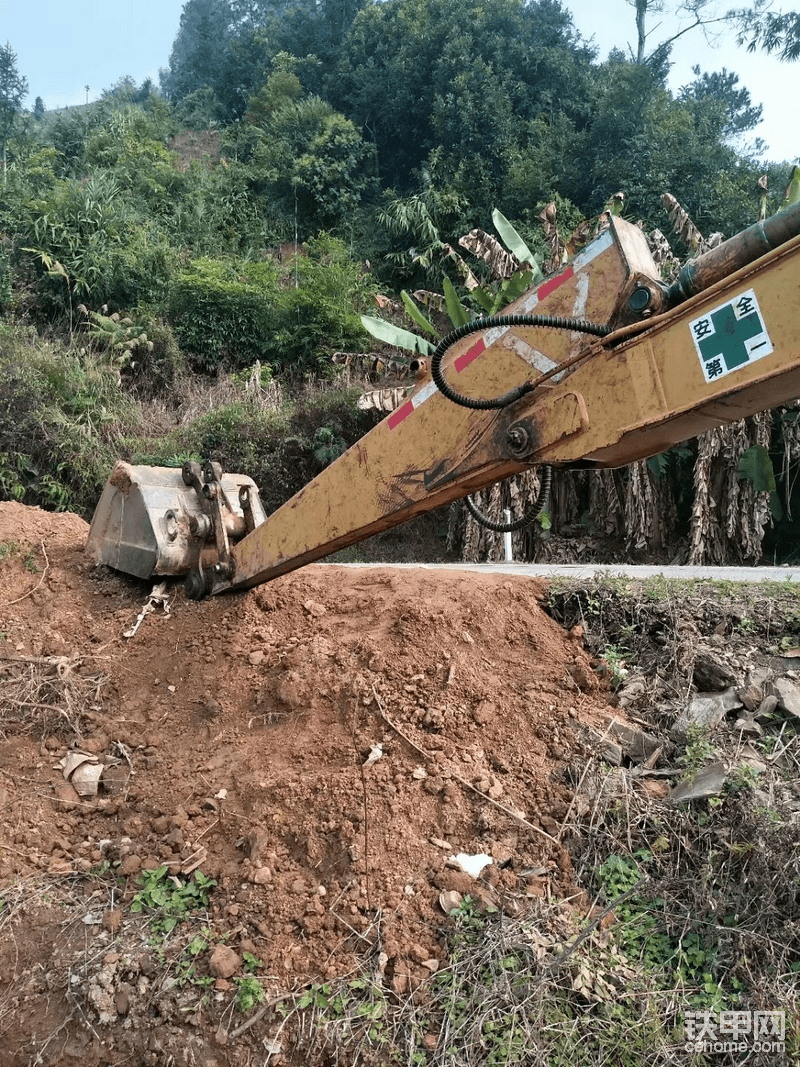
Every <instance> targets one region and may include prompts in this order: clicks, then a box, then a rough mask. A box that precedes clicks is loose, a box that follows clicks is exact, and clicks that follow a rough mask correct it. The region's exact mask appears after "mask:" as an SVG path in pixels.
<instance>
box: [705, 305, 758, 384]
mask: <svg viewBox="0 0 800 1067" xmlns="http://www.w3.org/2000/svg"><path fill="white" fill-rule="evenodd" d="M710 318H711V321H712V322H713V323H714V330H715V331H716V332H715V333H713V334H712V335H711V336H710V337H704V338H702V339H701V340H699V341H698V342H697V346H698V348H699V349H700V354H701V356H702V358H703V361H704V362H706V363H707V362H708V361H709V360H710V359H714V358H715V357H717V356H722V358H723V359H724V360H725V366H726V367H727V369H728V370H729V371H731V370H734V368H736V367H741V366H742V364H744V363H748V362H749V361H750V352H748V350H747V348H745V344H744V343H745V341H749V340H750V338H751V337H757V336H758V334H760V333H763V332H764V324H763V323H762V321H761V317H760V315H759V314H758V312H757V311H752V312H751V313H750V314H749V315H744V316H743V317H742V318H741V319H737V318H736V316H735V315H734V313H733V305H732V304H723V306H722V307H721V308H717V310H716V311H712V312H711V316H710ZM765 343H766V342H765Z"/></svg>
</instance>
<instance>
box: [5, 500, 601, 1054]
mask: <svg viewBox="0 0 800 1067" xmlns="http://www.w3.org/2000/svg"><path fill="white" fill-rule="evenodd" d="M86 529H87V528H86V525H85V524H84V523H83V522H82V521H81V520H79V519H77V518H76V517H74V516H70V515H52V514H47V513H45V512H41V511H38V510H36V509H29V508H23V507H22V506H18V505H14V504H2V505H0V546H2V555H3V559H2V561H0V568H2V573H3V578H4V585H5V602H4V604H3V605H1V606H0V634H2V641H0V671H1V672H2V674H0V685H2V687H3V692H4V697H3V709H4V712H3V721H2V739H0V796H2V800H3V804H2V809H0V840H2V842H3V847H2V849H0V887H3V886H5V887H7V893H8V896H7V901H8V902H12V903H13V902H16V903H13V907H11V909H10V910H9V907H8V906H7V908H6V913H5V919H6V931H5V933H6V937H5V940H4V942H3V944H2V945H0V1044H1V1045H2V1047H3V1048H5V1049H6V1050H7V1051H6V1053H5V1055H6V1057H7V1058H6V1059H5V1060H4V1061H3V1062H4V1063H8V1064H9V1065H11V1064H14V1065H16V1064H28V1063H29V1062H33V1060H34V1058H35V1056H36V1055H39V1054H40V1053H41V1050H42V1047H43V1046H44V1044H45V1037H46V1038H47V1040H48V1043H47V1046H46V1049H45V1052H44V1053H43V1054H42V1055H43V1058H42V1060H41V1061H40V1062H43V1063H46V1064H48V1063H64V1064H71V1063H73V1062H75V1063H77V1062H78V1061H79V1060H80V1061H81V1062H82V1064H84V1065H86V1064H92V1063H94V1062H97V1063H114V1064H116V1063H119V1064H122V1063H128V1062H130V1063H133V1062H137V1063H138V1062H147V1063H159V1064H160V1063H161V1062H162V1061H163V1062H165V1063H166V1062H167V1059H168V1058H169V1056H174V1057H175V1058H174V1060H170V1062H175V1063H184V1062H186V1063H188V1062H195V1063H205V1064H209V1065H211V1064H214V1063H218V1064H221V1063H238V1062H240V1060H239V1059H238V1058H237V1057H238V1056H240V1055H241V1056H245V1057H246V1048H245V1046H244V1045H243V1044H242V1045H241V1047H239V1049H238V1051H237V1050H234V1049H232V1048H230V1047H228V1048H221V1047H220V1046H219V1044H218V1043H217V1044H215V1042H214V1035H215V1033H217V1031H218V1028H219V1025H220V1018H221V1016H222V1015H223V1014H224V1013H225V1012H226V1011H230V1010H232V1009H231V1008H230V1005H231V1002H232V998H233V996H234V993H235V992H236V989H237V986H236V978H237V975H241V974H242V973H243V972H242V970H241V965H242V961H243V960H244V959H245V957H244V953H250V954H251V955H252V956H253V957H255V958H256V959H257V960H258V961H260V964H261V966H260V968H259V969H258V972H257V973H258V974H259V975H261V976H269V977H270V979H271V980H272V981H274V982H275V983H277V984H278V985H283V986H285V987H292V986H302V985H303V984H307V983H309V982H313V981H322V980H325V979H329V978H332V977H334V976H337V975H341V974H344V973H352V972H354V971H355V970H356V969H357V968H359V967H361V966H363V965H364V961H365V960H371V961H372V962H373V964H374V966H376V967H378V968H379V969H380V972H381V974H382V975H383V981H384V982H385V983H386V986H387V988H388V989H389V990H391V991H392V992H393V993H394V994H395V995H398V996H402V995H404V994H405V993H406V992H407V991H408V990H410V989H413V988H416V987H419V986H420V984H422V983H424V980H425V979H426V978H427V977H428V976H430V974H431V973H432V972H433V971H434V970H435V969H436V967H437V966H438V963H439V962H441V961H442V959H443V941H442V929H443V927H444V926H445V925H446V923H447V920H446V918H445V915H444V912H443V910H442V907H441V905H440V902H439V898H440V895H441V894H442V893H443V892H457V893H460V894H465V893H469V894H470V895H472V896H473V897H474V898H477V899H478V900H480V901H483V902H484V903H487V904H488V903H491V904H494V905H500V904H502V905H503V906H504V907H507V908H509V909H512V911H513V909H514V908H515V907H519V906H521V905H522V904H523V903H524V899H525V897H526V896H531V895H534V896H544V897H549V896H558V897H560V898H562V899H563V898H564V897H569V896H570V894H572V893H575V892H577V890H576V889H575V887H574V884H573V874H572V869H571V865H570V860H569V856H568V854H567V852H566V850H565V849H564V847H563V844H562V843H561V841H560V840H559V831H560V827H561V823H562V821H563V820H564V818H565V816H566V814H567V811H568V808H569V805H570V802H571V800H572V792H571V790H570V788H569V785H568V784H567V783H568V782H570V781H575V780H576V779H577V777H578V776H579V769H580V767H581V765H582V763H583V762H584V761H585V758H586V755H587V752H588V750H587V748H586V744H587V741H588V735H587V734H585V733H584V731H583V727H582V724H584V723H586V724H589V725H593V726H594V727H598V726H602V724H603V723H605V722H607V716H606V715H605V707H606V698H605V695H604V694H603V693H602V692H600V690H599V689H598V682H597V678H596V675H595V673H594V672H593V670H592V668H591V665H590V663H589V660H588V658H587V656H586V654H585V652H584V651H583V648H582V642H581V639H580V636H579V635H578V634H575V635H570V634H569V633H567V632H565V631H564V630H562V629H561V628H560V627H559V626H558V625H557V624H556V623H554V622H553V621H552V620H551V619H550V618H549V617H548V616H547V615H545V614H544V612H543V611H542V609H541V607H540V604H539V598H540V596H541V586H540V584H539V583H538V582H537V581H536V580H534V579H524V578H521V579H515V580H514V581H513V582H512V581H510V580H509V579H508V578H506V577H503V576H491V575H490V576H479V575H475V574H467V573H462V574H451V575H447V576H441V575H437V574H434V573H431V572H429V571H413V570H411V571H409V570H404V571H403V572H402V573H397V572H393V571H392V570H391V568H386V569H370V570H368V571H359V570H353V569H346V568H339V567H325V566H315V567H309V568H306V569H305V570H303V571H301V572H298V573H297V574H294V575H290V576H287V577H285V578H282V579H280V580H278V581H276V582H274V583H272V584H270V585H267V586H264V587H262V588H260V589H257V590H255V591H252V592H249V593H245V594H239V595H236V596H231V597H227V598H222V599H215V600H211V601H206V602H203V603H199V604H198V603H191V602H188V601H186V600H185V599H184V597H183V593H182V591H181V589H180V587H178V586H176V587H174V588H172V589H170V597H169V613H168V614H167V613H165V612H164V610H163V607H162V606H157V608H156V610H155V611H153V612H151V613H150V614H148V615H147V616H146V617H145V618H144V620H143V622H142V623H141V625H140V627H139V629H138V631H137V632H136V634H135V636H134V637H132V638H125V637H123V636H122V635H123V632H124V631H126V630H127V629H128V628H129V627H131V625H132V624H133V623H134V621H135V620H136V617H137V615H138V614H139V612H140V611H141V609H142V607H143V606H144V604H145V602H146V601H147V597H148V594H149V592H150V586H149V585H145V584H143V583H138V582H134V581H130V580H128V579H125V578H122V577H120V576H118V575H115V574H112V573H109V572H108V571H105V570H101V571H92V570H91V569H90V568H89V567H88V565H87V563H86V562H85V560H84V558H83V556H82V548H83V542H84V540H85V535H86ZM73 749H79V750H80V751H82V752H84V753H86V754H89V755H93V756H96V757H97V758H98V760H99V762H100V764H101V765H102V767H103V771H102V776H101V778H100V784H99V791H98V794H97V795H96V796H86V797H81V796H79V795H78V793H77V792H76V791H75V789H74V788H73V786H72V785H71V784H70V783H69V782H67V781H66V779H65V777H64V773H63V770H62V769H59V768H58V766H57V765H58V764H59V761H61V760H62V759H63V758H64V757H65V756H66V755H67V754H68V752H69V751H70V750H73ZM370 754H372V757H373V758H372V760H371V761H370V760H369V759H368V757H369V756H370ZM376 757H377V758H376ZM461 852H463V853H468V854H477V853H485V854H487V855H488V856H490V857H491V858H492V859H493V863H492V864H491V866H489V867H487V868H486V869H485V871H484V874H483V876H482V877H481V878H480V880H477V881H476V880H475V879H473V878H472V877H471V876H470V875H468V874H465V873H463V872H461V871H459V870H456V869H453V868H452V866H451V865H448V860H449V857H451V856H452V855H454V854H456V853H461ZM162 864H166V865H167V872H168V874H169V875H174V876H175V877H176V879H177V880H178V882H177V883H176V884H178V883H183V882H184V881H185V879H186V878H187V877H189V876H190V875H191V872H192V871H193V870H195V869H198V870H200V871H202V872H203V874H204V875H206V876H207V877H209V878H212V879H214V880H215V881H216V883H217V884H216V887H214V888H213V889H212V891H211V893H210V898H209V899H210V904H209V907H208V909H207V913H205V914H204V917H203V930H204V931H205V932H204V933H203V934H202V936H203V937H204V938H205V939H206V947H207V951H203V952H201V953H199V954H198V955H197V958H196V959H195V963H196V971H195V972H194V975H195V977H196V978H197V977H202V978H205V979H207V981H206V983H205V984H204V985H203V986H202V987H201V988H200V989H197V988H195V985H194V984H193V983H192V982H190V983H188V984H187V985H185V986H182V987H177V986H175V985H174V983H173V984H172V985H170V984H169V983H167V987H166V990H165V988H164V982H163V981H162V980H161V977H160V975H159V968H160V967H163V966H166V964H165V962H164V952H163V950H159V949H158V948H157V947H156V948H155V949H154V947H153V945H154V938H153V930H152V929H149V928H148V927H147V926H146V925H144V926H143V925H142V916H141V915H135V914H133V913H131V911H130V904H131V902H132V900H133V898H134V895H135V894H136V893H137V892H138V891H139V890H140V889H141V882H140V880H139V876H140V874H141V871H142V870H152V869H154V868H158V867H159V866H160V865H162ZM21 880H29V881H27V882H26V883H25V884H26V885H27V886H28V887H29V892H28V893H27V896H26V899H25V900H21V899H19V898H18V896H15V895H14V892H13V887H14V886H19V885H20V884H21ZM42 887H44V889H43V888H42ZM48 887H49V888H48ZM0 893H2V888H0ZM62 898H63V899H62ZM0 918H2V915H0ZM195 932H196V930H195ZM157 941H158V939H157V938H155V943H156V944H157ZM173 943H174V942H173ZM220 945H222V946H225V947H226V948H228V949H231V950H232V951H233V953H235V956H236V959H238V967H239V970H236V969H234V970H233V972H232V973H230V968H229V969H228V970H226V969H225V968H224V967H223V968H220V966H212V965H211V962H210V961H211V957H212V955H213V951H214V948H215V946H220ZM167 956H169V952H167ZM230 958H231V960H234V957H233V956H231V957H230ZM167 962H168V961H167ZM231 967H234V968H236V967H237V964H236V962H235V960H234V962H232V963H231ZM209 971H211V973H209ZM200 993H202V994H203V999H202V1003H201V998H200ZM192 998H194V999H192ZM198 1005H199V1006H198ZM190 1023H191V1026H190ZM231 1025H232V1024H231ZM187 1027H189V1031H187ZM256 1030H257V1028H256V1027H254V1028H253V1031H252V1033H253V1034H254V1033H255V1032H256ZM187 1032H190V1033H191V1042H188V1043H187V1041H188V1039H187ZM43 1035H45V1036H44V1037H43ZM54 1035H55V1036H54ZM153 1035H155V1036H153ZM190 1046H191V1049H192V1056H194V1057H195V1058H194V1059H186V1057H187V1056H188V1055H189V1053H188V1052H187V1049H188V1048H189V1047H190ZM137 1056H141V1057H144V1058H143V1059H141V1060H139V1059H137V1058H136V1057H137ZM148 1057H149V1058H148ZM163 1057H167V1058H163ZM241 1062H242V1063H244V1062H247V1060H246V1058H244V1059H242V1060H241Z"/></svg>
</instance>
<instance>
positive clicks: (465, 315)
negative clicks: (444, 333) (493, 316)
mask: <svg viewBox="0 0 800 1067" xmlns="http://www.w3.org/2000/svg"><path fill="white" fill-rule="evenodd" d="M442 284H443V286H444V298H445V300H446V301H447V314H448V315H449V316H450V321H451V322H452V324H453V326H466V324H467V323H468V322H469V320H470V314H469V312H468V311H467V309H466V308H465V307H464V305H463V304H462V303H461V301H460V300H459V299H458V294H457V293H456V291H455V288H454V286H453V283H452V282H451V281H450V279H449V278H448V277H447V275H445V277H444V278H443V280H442Z"/></svg>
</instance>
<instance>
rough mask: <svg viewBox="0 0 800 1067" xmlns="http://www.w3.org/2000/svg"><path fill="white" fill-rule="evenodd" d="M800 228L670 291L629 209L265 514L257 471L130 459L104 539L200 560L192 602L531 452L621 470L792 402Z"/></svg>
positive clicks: (455, 341) (169, 557)
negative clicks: (168, 468) (246, 473)
mask: <svg viewBox="0 0 800 1067" xmlns="http://www.w3.org/2000/svg"><path fill="white" fill-rule="evenodd" d="M798 232H800V206H798V207H796V208H792V209H789V210H787V211H784V212H782V213H780V214H779V215H776V216H773V217H772V219H769V220H767V221H766V222H765V223H759V224H757V226H755V227H751V228H750V229H749V230H745V231H744V232H743V233H742V234H739V235H737V236H736V237H735V238H732V239H731V240H730V241H728V242H726V243H725V244H723V245H721V246H719V247H718V248H717V249H714V250H713V251H712V252H710V253H707V254H706V256H704V257H700V258H699V259H698V260H696V261H694V262H693V263H692V265H691V266H690V268H689V269H687V270H685V271H684V273H683V274H682V276H681V278H680V279H679V281H678V282H677V283H676V284H675V285H673V286H672V287H671V288H670V289H667V288H666V287H665V286H663V285H662V284H661V281H660V279H659V276H658V271H657V269H656V267H655V265H654V263H653V261H652V258H651V256H650V253H649V250H648V247H647V244H646V242H645V240H644V236H643V235H642V233H641V231H639V230H638V229H637V228H636V227H634V226H631V225H630V224H628V223H625V222H624V221H623V220H621V219H616V218H615V219H612V220H611V225H610V227H609V229H608V230H606V232H605V233H604V234H602V235H601V236H600V237H599V238H598V239H597V240H596V241H594V242H593V243H592V244H590V245H589V246H587V248H586V249H585V250H584V251H583V252H582V253H581V254H580V255H578V256H577V257H575V259H573V260H572V261H571V262H570V263H569V264H567V265H566V266H565V267H564V270H563V271H562V272H561V273H560V274H559V275H558V276H557V277H555V278H552V279H550V280H549V281H546V282H545V283H543V284H542V285H540V286H539V287H537V288H536V289H535V290H531V291H530V292H529V293H527V294H525V295H524V296H523V297H522V298H520V300H518V301H517V302H516V303H515V304H513V305H511V306H510V307H509V308H508V309H507V312H506V313H504V315H503V316H501V317H499V318H496V319H491V320H477V321H476V322H475V323H473V324H471V325H470V326H469V327H462V328H461V329H460V330H459V331H456V333H455V334H454V335H451V337H450V338H448V339H446V340H445V342H444V343H443V345H440V347H439V349H438V350H437V353H436V355H435V356H434V359H433V366H432V368H431V369H432V374H433V376H432V377H423V379H422V380H421V381H420V382H419V384H418V385H417V388H416V389H415V390H414V392H413V393H412V394H411V396H410V397H409V398H408V399H407V400H406V402H405V403H404V404H403V405H402V406H401V407H399V408H398V409H397V410H395V411H394V412H392V414H390V415H389V416H388V417H387V418H385V419H384V420H383V421H382V422H381V423H380V424H379V425H377V426H376V427H375V428H374V429H372V430H371V431H370V432H369V433H367V434H366V435H365V436H364V437H363V438H362V439H361V440H360V441H358V442H357V443H356V444H355V445H354V446H353V447H352V448H350V449H349V450H348V451H347V452H345V453H344V455H342V456H340V457H339V458H338V459H337V460H336V461H335V462H333V463H332V464H330V466H328V467H327V468H326V469H325V470H324V471H323V472H322V473H321V474H320V475H319V476H318V477H316V478H315V479H314V480H313V481H311V482H310V483H309V484H308V485H306V486H305V487H304V488H303V489H301V490H300V492H299V493H297V494H296V495H295V496H294V497H293V498H292V499H291V500H289V501H288V502H287V503H285V504H284V505H283V506H282V507H280V508H279V509H278V510H277V511H275V512H274V513H273V514H272V515H270V516H269V517H268V518H266V519H264V518H263V513H261V511H260V504H259V503H258V499H257V490H255V487H254V486H253V485H252V483H250V482H249V480H248V479H241V478H240V479H238V481H239V482H246V483H247V484H243V485H237V484H233V483H231V481H230V479H231V478H234V479H236V477H237V476H229V475H225V476H223V475H222V473H221V472H220V471H219V470H218V468H215V466H214V465H212V464H206V467H205V469H204V470H202V471H201V470H200V469H199V468H197V469H191V470H187V469H186V468H184V471H183V472H182V474H181V473H180V472H165V471H163V470H159V469H157V468H136V467H128V466H127V465H126V464H118V465H117V467H116V468H115V471H114V474H113V475H112V478H111V480H110V482H109V485H108V486H107V487H106V490H105V492H104V496H103V499H101V502H100V504H99V505H98V509H97V512H96V514H95V518H94V520H93V523H92V529H91V531H90V536H89V542H88V545H87V550H88V551H89V552H90V554H91V555H93V557H94V558H95V559H96V560H98V561H99V562H104V563H107V564H109V565H110V566H117V567H119V568H120V569H123V570H125V569H127V570H131V571H132V572H133V573H140V574H141V575H142V576H147V573H182V572H186V571H188V578H187V591H188V592H189V595H191V596H195V597H200V596H203V595H206V594H208V593H214V594H215V593H220V592H224V591H227V590H233V589H240V588H248V587H250V586H254V585H257V584H259V583H261V582H265V581H269V580H270V579H272V578H275V577H277V576H278V575H281V574H285V573H287V572H288V571H291V570H294V569H296V568H298V567H301V566H303V565H305V564H306V563H311V562H313V561H314V560H318V559H321V558H323V557H324V556H327V555H329V554H330V553H331V552H334V551H336V550H338V549H340V548H344V547H346V546H348V545H352V544H355V543H357V542H359V541H361V540H363V539H364V538H366V537H369V536H371V535H372V534H375V533H379V532H381V531H383V530H386V529H388V528H390V527H392V526H396V525H398V524H400V523H403V522H405V521H406V520H408V519H410V518H412V517H413V516H414V515H418V514H421V513H422V512H425V511H429V510H431V509H433V508H437V507H440V506H442V505H444V504H447V503H449V502H451V501H453V500H458V499H460V498H462V497H464V496H466V495H467V494H470V493H473V492H474V491H476V490H478V489H481V488H484V487H485V486H488V485H491V484H492V483H494V482H497V481H499V480H500V479H502V478H506V477H508V476H510V475H512V474H517V473H520V472H521V471H524V470H526V469H528V468H530V467H531V466H535V465H539V464H550V465H555V466H567V467H576V466H580V467H617V466H620V465H623V464H627V463H631V462H633V461H635V460H638V459H642V458H644V457H647V456H650V455H653V454H655V453H658V452H661V451H663V450H664V449H666V448H669V447H670V446H671V445H673V444H675V443H677V442H679V441H682V440H685V439H687V438H690V437H694V436H696V435H698V434H700V433H702V432H704V431H705V430H708V429H710V428H712V427H716V426H720V425H723V424H726V423H730V422H735V421H737V420H739V419H741V418H743V417H745V416H747V415H751V414H753V413H754V412H757V411H760V410H763V409H765V408H769V407H774V406H776V405H778V404H780V403H782V402H784V401H787V400H789V399H792V398H794V397H796V396H798V395H800V339H798V331H799V328H800V237H797V236H796V234H798ZM598 335H599V336H598ZM188 466H191V465H188ZM158 478H160V479H161V481H162V482H166V483H168V485H169V486H170V491H171V492H172V496H171V499H170V500H168V501H167V500H165V498H164V486H163V485H162V486H161V488H160V489H159V493H160V494H161V495H160V496H158V495H157V494H156V492H155V490H154V489H152V487H151V485H150V482H151V481H152V480H153V479H158ZM226 479H228V482H227V484H226ZM120 486H125V487H126V488H124V489H122V488H120ZM237 488H238V498H239V499H238V500H236V499H235V497H236V490H237ZM126 494H127V495H126ZM166 503H169V504H170V506H169V507H165V504H166ZM126 506H127V508H128V514H129V515H131V516H133V515H134V514H135V515H137V516H138V518H135V519H134V518H130V519H129V520H127V526H126V520H125V518H124V512H125V507H126ZM167 513H168V514H167ZM165 516H166V517H165ZM167 536H171V538H172V540H171V541H169V543H168V544H167V543H166V542H165V538H166V537H167ZM237 538H239V539H238V540H237ZM145 542H147V544H146V545H145ZM143 546H144V547H143ZM132 549H139V550H140V551H139V554H138V557H137V558H138V560H139V562H140V570H138V571H137V570H133V569H132V568H131V567H130V566H128V567H126V566H125V565H124V564H125V559H127V558H128V556H129V555H130V551H131V550H132ZM151 564H152V565H151ZM148 568H149V569H148ZM144 572H147V573H144Z"/></svg>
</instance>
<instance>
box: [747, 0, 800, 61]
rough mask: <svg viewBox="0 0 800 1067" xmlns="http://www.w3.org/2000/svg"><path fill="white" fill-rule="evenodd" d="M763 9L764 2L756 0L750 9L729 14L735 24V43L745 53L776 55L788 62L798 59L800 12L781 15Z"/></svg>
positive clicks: (799, 48) (765, 5) (799, 54)
mask: <svg viewBox="0 0 800 1067" xmlns="http://www.w3.org/2000/svg"><path fill="white" fill-rule="evenodd" d="M766 8H767V0H756V4H755V6H754V7H753V8H752V9H751V10H740V11H735V12H732V14H733V16H734V17H735V18H736V20H737V22H738V25H739V36H738V41H739V44H746V45H747V50H748V52H755V51H756V49H757V48H762V49H763V50H764V51H765V52H777V53H778V57H779V58H780V59H783V60H785V61H786V62H789V63H791V62H794V61H795V60H796V59H800V12H798V11H787V12H786V13H785V14H784V13H782V12H779V11H778V12H774V11H767V10H766Z"/></svg>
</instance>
